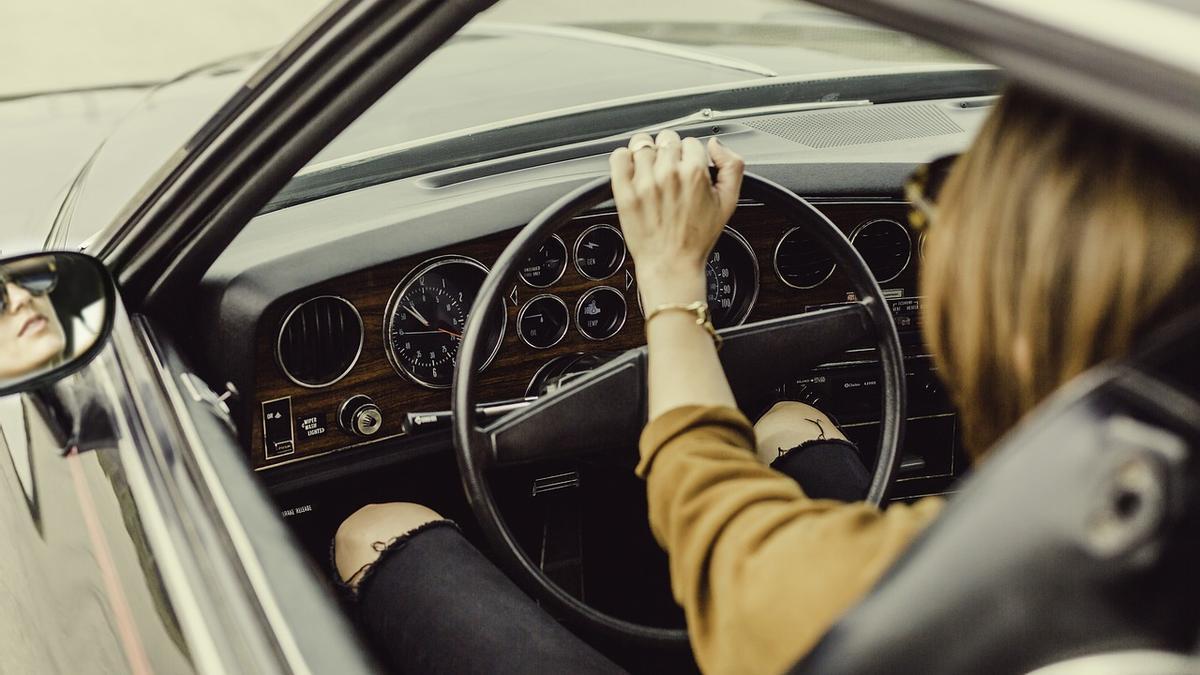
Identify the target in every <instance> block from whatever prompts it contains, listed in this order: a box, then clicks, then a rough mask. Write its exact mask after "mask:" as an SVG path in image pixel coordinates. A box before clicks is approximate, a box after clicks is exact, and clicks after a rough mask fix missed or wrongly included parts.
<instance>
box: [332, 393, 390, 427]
mask: <svg viewBox="0 0 1200 675" xmlns="http://www.w3.org/2000/svg"><path fill="white" fill-rule="evenodd" d="M338 426H340V427H341V428H342V430H343V431H345V432H346V433H348V434H353V435H355V436H364V437H365V436H374V435H375V434H376V433H378V432H379V429H380V427H382V426H383V413H382V412H381V411H380V410H379V406H377V405H375V402H374V401H372V400H371V399H370V397H368V396H364V395H362V394H357V395H355V396H351V397H350V398H348V399H346V400H345V401H344V402H343V403H342V405H341V407H340V408H338Z"/></svg>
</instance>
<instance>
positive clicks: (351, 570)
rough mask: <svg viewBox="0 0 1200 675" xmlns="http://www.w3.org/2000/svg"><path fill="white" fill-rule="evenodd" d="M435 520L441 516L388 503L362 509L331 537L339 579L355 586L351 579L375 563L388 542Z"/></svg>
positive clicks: (413, 506) (417, 506)
mask: <svg viewBox="0 0 1200 675" xmlns="http://www.w3.org/2000/svg"><path fill="white" fill-rule="evenodd" d="M438 520H442V516H441V514H439V513H438V512H437V511H434V510H433V509H431V508H429V507H427V506H422V505H420V504H412V503H408V502H390V503H387V504H368V505H366V506H364V507H362V508H361V509H359V510H357V511H355V512H354V513H352V514H350V517H348V518H346V519H345V520H344V521H342V524H341V525H340V526H338V529H337V534H335V535H334V538H333V557H334V564H335V565H336V566H337V571H338V576H339V577H341V579H342V581H345V582H348V583H354V581H355V579H354V577H356V576H360V575H361V572H363V571H364V570H365V569H366V568H367V567H368V566H370V565H371V563H373V562H375V560H376V559H378V558H379V556H380V555H381V554H382V552H383V550H384V549H385V548H386V547H387V546H388V545H389V544H390V543H391V542H393V541H395V540H396V539H398V538H400V537H403V536H404V535H406V534H408V533H410V532H412V531H414V530H416V529H418V528H420V527H422V526H424V525H427V524H429V523H432V522H435V521H438Z"/></svg>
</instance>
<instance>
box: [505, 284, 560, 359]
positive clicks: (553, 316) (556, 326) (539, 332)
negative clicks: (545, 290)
mask: <svg viewBox="0 0 1200 675" xmlns="http://www.w3.org/2000/svg"><path fill="white" fill-rule="evenodd" d="M570 322H571V315H570V312H569V311H568V310H567V303H565V302H563V301H562V300H561V299H560V298H559V297H558V296H556V295H549V294H546V295H539V296H537V297H535V298H533V299H532V300H530V301H529V302H527V303H525V306H524V307H522V308H521V312H520V314H518V315H517V334H518V335H520V336H521V339H522V340H524V341H525V344H527V345H529V346H530V347H533V348H534V349H549V348H550V347H553V346H554V345H556V344H558V343H559V342H560V341H562V339H563V336H564V335H566V334H567V324H569V323H570Z"/></svg>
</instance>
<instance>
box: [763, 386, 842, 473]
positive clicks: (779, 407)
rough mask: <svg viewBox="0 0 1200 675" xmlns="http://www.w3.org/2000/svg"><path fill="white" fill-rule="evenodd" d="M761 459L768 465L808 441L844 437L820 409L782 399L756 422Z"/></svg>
mask: <svg viewBox="0 0 1200 675" xmlns="http://www.w3.org/2000/svg"><path fill="white" fill-rule="evenodd" d="M754 436H755V439H756V441H757V446H758V447H756V448H755V451H756V454H757V455H758V457H759V459H761V460H762V461H763V462H764V463H767V464H769V463H770V462H771V461H773V460H774V459H775V458H776V457H778V456H779V455H780V454H782V453H784V452H787V451H788V450H791V449H792V448H794V447H796V446H798V445H800V444H801V443H804V442H806V441H811V440H817V439H825V438H828V439H834V438H840V439H845V436H844V435H843V434H842V432H841V430H840V429H838V428H837V426H836V425H834V423H833V421H832V420H830V419H829V417H828V416H827V415H826V414H825V413H823V412H821V411H820V410H818V409H816V408H814V407H812V406H810V405H808V404H805V403H800V402H799V401H780V402H779V403H776V404H775V405H774V406H773V407H772V408H771V409H770V410H768V411H767V412H766V413H764V414H763V416H762V417H760V418H759V419H758V421H757V422H755V423H754Z"/></svg>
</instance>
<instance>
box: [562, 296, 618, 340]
mask: <svg viewBox="0 0 1200 675" xmlns="http://www.w3.org/2000/svg"><path fill="white" fill-rule="evenodd" d="M600 291H612V292H613V293H616V294H617V297H618V298H620V299H621V306H622V307H623V308H624V310H625V311H624V312H622V313H621V322H620V323H618V324H617V327H616V328H614V329H613V331H612V332H611V333H609V334H608V335H605V336H604V337H592V336H591V335H588V334H587V331H585V330H584V329H583V326H582V325H580V321H579V310H581V309H583V303H584V301H586V300H587V299H588V298H590V297H592V296H593V295H595V294H596V293H599V292H600ZM628 320H629V302H628V301H627V300H626V299H625V294H624V293H622V292H621V291H620V289H617V288H613V287H612V286H596V287H595V288H591V289H588V292H587V293H584V294H583V295H581V296H579V302H577V303H575V330H577V331H579V334H580V335H582V336H583V337H585V338H587V339H589V340H591V341H592V342H603V341H604V340H609V339H611V338H612V337H614V336H615V335H616V334H617V333H620V332H621V329H622V328H624V327H625V322H626V321H628Z"/></svg>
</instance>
